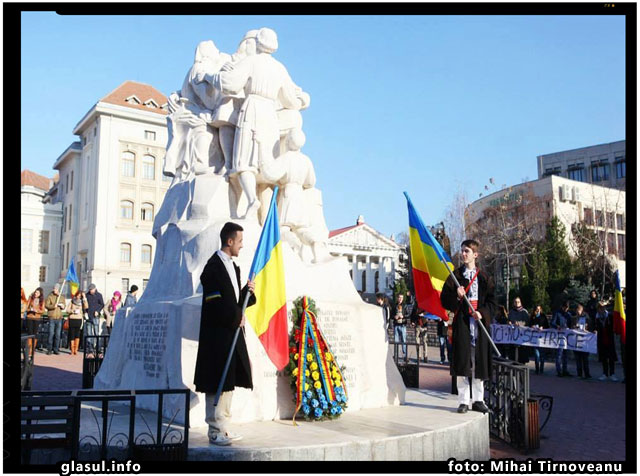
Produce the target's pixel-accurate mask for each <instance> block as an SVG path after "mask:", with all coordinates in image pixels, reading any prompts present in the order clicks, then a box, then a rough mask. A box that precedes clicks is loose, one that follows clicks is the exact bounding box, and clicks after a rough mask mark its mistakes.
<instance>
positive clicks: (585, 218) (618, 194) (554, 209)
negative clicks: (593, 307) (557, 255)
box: [465, 175, 627, 287]
mask: <svg viewBox="0 0 640 476" xmlns="http://www.w3.org/2000/svg"><path fill="white" fill-rule="evenodd" d="M525 193H532V194H533V195H534V196H535V197H537V199H539V202H538V206H536V207H532V208H531V209H529V213H531V214H532V215H533V214H535V215H536V217H535V219H538V218H539V217H540V216H542V217H543V221H544V222H545V223H547V222H548V220H549V219H550V218H551V217H553V216H556V217H558V219H559V220H560V222H561V223H562V224H563V225H564V227H565V230H566V236H565V241H566V244H567V247H568V249H569V253H570V254H572V255H573V256H575V250H576V245H575V237H574V235H573V233H574V231H573V225H574V224H577V223H584V224H586V225H587V226H588V227H589V228H590V229H591V230H593V231H595V232H596V233H597V234H598V236H599V238H600V241H601V242H602V243H603V245H604V246H605V247H606V253H607V254H608V256H609V259H610V260H611V261H612V263H613V264H614V268H617V269H619V271H620V284H621V286H622V287H625V283H626V246H627V243H626V207H625V203H626V193H625V191H624V190H619V189H616V188H611V187H602V186H599V185H595V184H590V183H585V182H580V181H576V180H570V179H567V178H563V177H559V176H556V175H550V176H547V177H544V178H541V179H538V180H534V181H531V182H525V183H522V184H519V185H515V186H513V187H511V188H510V189H509V190H508V192H507V193H505V191H504V190H501V191H498V192H495V193H493V194H491V195H487V196H485V197H482V198H481V199H479V200H476V201H475V202H473V203H471V204H470V205H469V206H468V208H467V210H466V213H465V219H466V225H467V226H468V227H472V226H473V224H474V223H475V222H476V221H478V220H480V219H482V218H483V217H484V216H485V211H486V210H487V209H488V208H490V207H494V206H496V204H498V203H499V202H501V201H502V203H504V202H507V203H508V202H515V201H517V200H518V197H521V196H524V194H525ZM531 221H532V222H533V221H534V217H532V218H531ZM544 231H545V229H544V228H541V229H539V230H536V235H537V236H536V238H537V239H541V238H543V237H544ZM514 266H515V267H514V269H512V270H511V276H513V277H514V278H515V279H516V280H517V278H518V277H519V270H518V269H517V267H519V265H517V264H516V265H514Z"/></svg>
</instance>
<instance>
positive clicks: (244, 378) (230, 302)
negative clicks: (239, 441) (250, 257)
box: [194, 254, 256, 393]
mask: <svg viewBox="0 0 640 476" xmlns="http://www.w3.org/2000/svg"><path fill="white" fill-rule="evenodd" d="M233 267H234V268H235V270H236V279H237V280H238V288H241V286H240V268H238V266H237V265H236V264H235V263H234V264H233ZM200 282H201V283H202V313H201V316H200V337H199V342H198V356H197V358H196V370H195V377H194V383H195V386H196V391H197V392H204V393H215V392H216V391H217V390H218V384H219V383H220V379H221V378H222V371H223V370H224V364H225V362H226V361H227V356H228V355H229V350H230V349H231V343H232V342H233V336H234V334H235V331H236V329H237V328H238V326H239V325H240V321H241V320H242V304H243V303H244V299H245V296H246V293H247V292H248V288H247V287H246V286H245V287H244V288H241V289H242V291H241V292H240V299H239V300H236V294H235V292H234V290H233V284H232V283H231V280H230V279H229V273H227V269H226V268H225V266H224V263H223V262H222V259H220V257H219V256H218V255H217V254H214V255H213V256H212V257H211V258H210V259H209V261H208V262H207V264H206V266H205V267H204V270H203V271H202V274H201V275H200ZM207 298H209V299H207ZM255 302H256V298H255V296H254V295H251V297H250V298H249V303H248V306H252V305H253V304H255ZM234 387H244V388H253V383H252V380H251V364H250V362H249V353H248V352H247V344H246V342H245V340H244V329H241V330H240V333H239V335H238V341H237V342H236V348H235V351H234V353H233V357H232V358H231V363H230V365H229V371H228V373H227V378H226V379H225V382H224V386H223V387H222V391H223V392H228V391H231V390H233V389H234Z"/></svg>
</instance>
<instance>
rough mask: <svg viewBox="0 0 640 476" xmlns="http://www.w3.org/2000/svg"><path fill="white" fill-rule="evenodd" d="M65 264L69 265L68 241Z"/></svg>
mask: <svg viewBox="0 0 640 476" xmlns="http://www.w3.org/2000/svg"><path fill="white" fill-rule="evenodd" d="M65 263H67V264H66V266H65V268H68V267H69V243H67V259H66V260H65Z"/></svg>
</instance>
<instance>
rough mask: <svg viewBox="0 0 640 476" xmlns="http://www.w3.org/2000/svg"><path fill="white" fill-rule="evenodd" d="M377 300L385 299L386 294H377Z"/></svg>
mask: <svg viewBox="0 0 640 476" xmlns="http://www.w3.org/2000/svg"><path fill="white" fill-rule="evenodd" d="M376 299H384V294H382V293H378V294H376Z"/></svg>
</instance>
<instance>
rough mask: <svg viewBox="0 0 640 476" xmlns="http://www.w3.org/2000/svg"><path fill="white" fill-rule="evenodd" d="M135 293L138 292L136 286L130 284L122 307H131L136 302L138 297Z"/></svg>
mask: <svg viewBox="0 0 640 476" xmlns="http://www.w3.org/2000/svg"><path fill="white" fill-rule="evenodd" d="M136 294H138V286H136V285H135V284H132V285H131V289H129V292H128V293H127V297H126V298H125V299H124V304H123V305H122V307H123V308H124V309H126V308H128V307H133V306H135V305H136V304H138V298H137V296H136Z"/></svg>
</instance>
